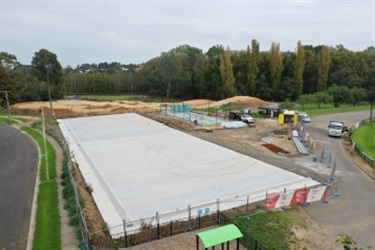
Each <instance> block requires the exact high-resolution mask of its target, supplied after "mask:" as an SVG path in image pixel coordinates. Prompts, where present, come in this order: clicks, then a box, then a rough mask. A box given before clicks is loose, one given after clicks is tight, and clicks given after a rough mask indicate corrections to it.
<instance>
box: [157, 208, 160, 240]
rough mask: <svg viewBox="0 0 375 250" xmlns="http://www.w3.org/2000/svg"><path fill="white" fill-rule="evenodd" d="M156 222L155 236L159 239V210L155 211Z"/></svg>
mask: <svg viewBox="0 0 375 250" xmlns="http://www.w3.org/2000/svg"><path fill="white" fill-rule="evenodd" d="M156 224H157V228H158V235H157V238H158V239H160V238H161V237H160V221H159V212H156Z"/></svg>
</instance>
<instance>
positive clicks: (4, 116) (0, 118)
mask: <svg viewBox="0 0 375 250" xmlns="http://www.w3.org/2000/svg"><path fill="white" fill-rule="evenodd" d="M4 119H6V120H7V121H9V120H8V114H7V113H0V122H6V121H4ZM10 119H11V120H18V121H21V122H28V121H29V119H28V118H24V117H18V116H11V117H10ZM6 123H7V122H6ZM14 123H17V122H15V121H12V123H11V124H14Z"/></svg>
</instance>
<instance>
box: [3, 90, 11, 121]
mask: <svg viewBox="0 0 375 250" xmlns="http://www.w3.org/2000/svg"><path fill="white" fill-rule="evenodd" d="M1 92H3V93H5V99H6V100H7V111H8V120H10V107H9V98H8V93H10V92H11V91H9V90H2V91H1Z"/></svg>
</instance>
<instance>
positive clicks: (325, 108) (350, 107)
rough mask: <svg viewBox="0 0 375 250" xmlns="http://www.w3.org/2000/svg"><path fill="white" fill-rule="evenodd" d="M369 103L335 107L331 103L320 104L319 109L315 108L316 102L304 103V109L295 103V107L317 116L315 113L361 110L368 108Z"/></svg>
mask: <svg viewBox="0 0 375 250" xmlns="http://www.w3.org/2000/svg"><path fill="white" fill-rule="evenodd" d="M370 108H371V106H370V105H356V106H353V105H350V104H342V105H341V106H340V107H338V108H335V107H334V106H333V105H322V106H321V108H320V109H318V108H317V106H316V104H308V105H305V110H303V109H302V106H301V105H295V109H297V110H299V111H303V112H306V113H307V114H308V115H309V116H317V115H328V114H334V113H345V112H353V111H363V110H369V111H370Z"/></svg>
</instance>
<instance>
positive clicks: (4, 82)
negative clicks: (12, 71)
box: [0, 64, 17, 107]
mask: <svg viewBox="0 0 375 250" xmlns="http://www.w3.org/2000/svg"><path fill="white" fill-rule="evenodd" d="M0 91H1V92H0V102H1V106H2V107H6V106H7V101H6V94H5V91H7V93H8V94H7V95H8V100H9V102H10V103H15V102H16V100H17V94H16V91H15V88H14V84H13V82H12V80H11V79H10V78H9V75H8V72H7V71H6V70H5V67H4V66H3V65H2V64H0ZM8 91H9V92H8Z"/></svg>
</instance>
